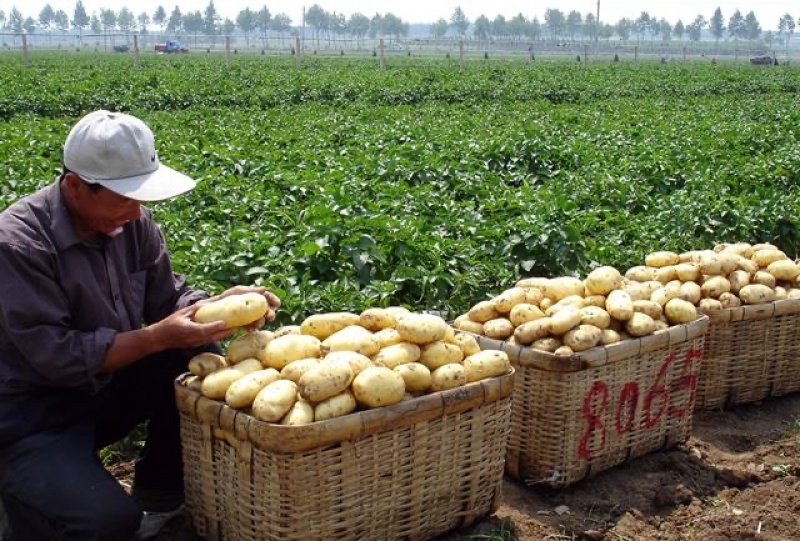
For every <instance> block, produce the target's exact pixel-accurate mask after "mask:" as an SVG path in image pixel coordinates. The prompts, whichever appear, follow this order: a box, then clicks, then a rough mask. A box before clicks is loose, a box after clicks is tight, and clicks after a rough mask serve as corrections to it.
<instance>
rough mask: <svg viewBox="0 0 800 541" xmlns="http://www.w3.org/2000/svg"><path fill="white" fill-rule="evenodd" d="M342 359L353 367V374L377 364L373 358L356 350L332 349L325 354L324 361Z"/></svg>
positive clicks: (355, 374)
mask: <svg viewBox="0 0 800 541" xmlns="http://www.w3.org/2000/svg"><path fill="white" fill-rule="evenodd" d="M340 359H341V360H345V361H347V362H348V363H350V368H352V369H353V376H357V375H358V374H360V373H361V371H362V370H364V369H365V368H369V367H370V366H375V365H374V364H373V362H372V359H370V358H369V357H367V356H366V355H362V354H361V353H357V352H355V351H332V352H330V353H328V354H327V355H325V357H324V358H323V359H322V362H323V363H329V362H332V361H336V360H340Z"/></svg>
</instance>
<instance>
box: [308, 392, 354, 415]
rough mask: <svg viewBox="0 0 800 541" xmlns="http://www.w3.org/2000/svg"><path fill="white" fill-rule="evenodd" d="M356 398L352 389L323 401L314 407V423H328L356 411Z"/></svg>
mask: <svg viewBox="0 0 800 541" xmlns="http://www.w3.org/2000/svg"><path fill="white" fill-rule="evenodd" d="M357 405H358V404H357V403H356V398H355V397H354V396H353V393H352V392H351V391H350V389H347V390H346V391H343V392H341V393H339V394H337V395H336V396H332V397H330V398H328V399H326V400H323V401H322V402H320V403H319V404H317V405H316V406H315V407H314V421H327V420H328V419H333V418H334V417H341V416H342V415H347V414H348V413H352V412H353V411H355V409H356V406H357Z"/></svg>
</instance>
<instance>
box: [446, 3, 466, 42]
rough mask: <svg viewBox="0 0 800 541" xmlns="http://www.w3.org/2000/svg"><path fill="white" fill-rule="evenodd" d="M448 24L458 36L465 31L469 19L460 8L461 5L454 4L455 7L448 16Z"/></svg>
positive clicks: (462, 34)
mask: <svg viewBox="0 0 800 541" xmlns="http://www.w3.org/2000/svg"><path fill="white" fill-rule="evenodd" d="M450 25H451V26H452V27H453V29H454V30H455V31H456V34H458V35H459V36H462V37H463V36H464V34H466V33H467V28H469V19H467V15H466V14H465V13H464V10H462V9H461V6H456V9H455V10H453V14H452V15H451V16H450Z"/></svg>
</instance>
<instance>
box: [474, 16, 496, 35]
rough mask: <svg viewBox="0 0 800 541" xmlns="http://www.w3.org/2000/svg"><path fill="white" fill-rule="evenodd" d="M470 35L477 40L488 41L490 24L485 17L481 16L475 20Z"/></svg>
mask: <svg viewBox="0 0 800 541" xmlns="http://www.w3.org/2000/svg"><path fill="white" fill-rule="evenodd" d="M472 35H473V36H475V37H476V38H478V39H483V40H486V39H489V38H490V37H491V35H492V22H491V21H490V20H489V19H488V17H486V15H481V16H480V17H478V18H477V19H475V23H474V24H473V26H472Z"/></svg>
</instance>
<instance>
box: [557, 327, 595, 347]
mask: <svg viewBox="0 0 800 541" xmlns="http://www.w3.org/2000/svg"><path fill="white" fill-rule="evenodd" d="M601 336H602V331H601V329H599V328H598V327H595V326H594V325H578V326H577V327H575V328H574V329H572V330H570V331H569V332H567V333H566V334H565V335H564V345H565V346H568V347H570V348H572V351H585V350H587V349H591V348H593V347H595V346H596V345H597V344H599V343H600V338H601Z"/></svg>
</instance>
